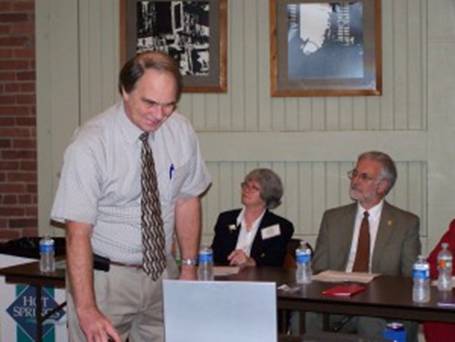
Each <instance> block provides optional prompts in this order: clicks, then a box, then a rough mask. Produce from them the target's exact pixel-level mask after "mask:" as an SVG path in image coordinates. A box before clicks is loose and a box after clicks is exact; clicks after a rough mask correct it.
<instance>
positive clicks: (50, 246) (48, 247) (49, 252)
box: [39, 236, 55, 272]
mask: <svg viewBox="0 0 455 342" xmlns="http://www.w3.org/2000/svg"><path fill="white" fill-rule="evenodd" d="M39 254H40V263H39V267H40V271H41V272H54V271H55V241H54V239H52V238H51V237H49V236H45V237H43V238H42V239H41V240H40V241H39Z"/></svg>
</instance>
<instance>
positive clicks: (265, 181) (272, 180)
mask: <svg viewBox="0 0 455 342" xmlns="http://www.w3.org/2000/svg"><path fill="white" fill-rule="evenodd" d="M251 181H255V182H258V184H259V186H260V187H261V193H260V196H261V198H262V200H263V201H264V202H265V205H266V207H267V209H274V208H276V207H278V206H279V205H280V204H281V197H282V196H283V184H282V183H281V179H280V177H279V176H278V175H277V174H276V173H275V172H273V171H272V170H270V169H254V170H253V171H251V172H250V173H248V174H247V175H246V177H245V183H248V182H251Z"/></svg>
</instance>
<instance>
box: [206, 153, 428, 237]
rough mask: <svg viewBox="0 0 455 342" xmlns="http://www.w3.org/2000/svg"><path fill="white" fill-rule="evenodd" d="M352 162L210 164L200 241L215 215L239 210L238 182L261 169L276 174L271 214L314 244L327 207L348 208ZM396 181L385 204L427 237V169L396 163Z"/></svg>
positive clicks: (210, 233)
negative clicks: (278, 184)
mask: <svg viewBox="0 0 455 342" xmlns="http://www.w3.org/2000/svg"><path fill="white" fill-rule="evenodd" d="M354 165H355V162H354V161H352V162H267V161H262V162H251V161H250V162H209V163H208V167H209V171H210V174H211V175H212V178H213V179H212V180H213V184H212V187H211V189H210V191H209V192H208V194H207V195H206V196H205V198H204V200H203V211H204V221H203V227H204V230H203V241H204V242H205V243H209V242H211V239H212V237H213V227H214V225H215V222H216V218H217V216H218V213H220V212H221V211H224V210H228V209H233V208H239V206H240V183H241V182H242V181H243V179H244V177H245V175H246V174H247V173H248V172H249V171H250V170H252V169H254V168H258V167H266V168H270V169H272V170H274V171H275V172H276V173H277V174H278V175H280V177H281V179H282V181H283V185H284V190H285V191H284V196H283V201H282V202H283V203H282V204H281V206H279V207H278V208H277V209H275V210H274V211H275V212H276V213H277V214H279V215H282V216H284V217H286V218H288V219H289V220H291V221H292V222H293V223H294V228H295V233H294V234H295V235H296V236H298V237H302V238H305V239H306V240H308V241H310V242H312V243H314V240H315V239H316V236H317V233H318V230H319V224H320V221H321V218H322V213H323V211H324V210H325V209H326V208H333V207H336V206H338V205H342V204H347V203H349V202H350V199H349V180H348V178H347V172H348V171H349V170H351V169H352V168H353V166H354ZM397 169H398V174H399V177H398V180H397V183H396V186H395V187H394V189H393V190H392V191H391V193H390V194H389V195H388V197H387V199H388V201H389V202H391V203H393V204H395V205H397V206H399V207H400V208H403V209H405V210H408V211H411V212H413V213H415V214H417V215H418V216H419V217H420V218H421V221H422V223H423V224H422V227H421V236H422V238H426V235H427V231H426V224H425V222H426V216H427V213H426V206H425V203H427V192H426V189H427V183H426V176H427V170H426V169H427V166H426V164H425V163H423V162H399V163H397Z"/></svg>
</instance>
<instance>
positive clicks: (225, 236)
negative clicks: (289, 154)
mask: <svg viewBox="0 0 455 342" xmlns="http://www.w3.org/2000/svg"><path fill="white" fill-rule="evenodd" d="M241 186H242V197H241V200H242V204H243V208H242V209H236V210H230V211H225V212H223V213H221V214H220V215H219V216H218V220H217V221H216V224H215V237H214V238H213V243H212V248H213V256H214V260H215V264H218V265H235V266H241V267H246V266H282V265H283V262H284V257H285V255H286V246H287V244H288V242H289V240H290V239H291V237H292V234H293V233H294V226H293V225H292V223H291V222H289V221H288V220H286V219H285V218H283V217H281V216H278V215H275V214H273V213H272V212H270V211H269V209H274V208H276V207H278V206H279V205H280V203H281V196H283V185H282V183H281V179H280V177H278V175H277V174H276V173H274V172H273V171H272V170H269V169H255V170H253V171H251V172H250V173H249V174H248V175H247V176H246V177H245V180H244V181H243V182H242V184H241Z"/></svg>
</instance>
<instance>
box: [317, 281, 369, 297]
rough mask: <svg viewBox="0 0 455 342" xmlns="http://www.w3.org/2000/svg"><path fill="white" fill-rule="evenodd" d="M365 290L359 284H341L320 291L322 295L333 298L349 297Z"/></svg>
mask: <svg viewBox="0 0 455 342" xmlns="http://www.w3.org/2000/svg"><path fill="white" fill-rule="evenodd" d="M365 290H366V287H365V286H363V285H360V284H341V285H336V286H334V287H331V288H328V289H327V290H324V291H322V294H323V295H325V296H333V297H351V296H353V295H355V294H356V293H359V292H362V291H365Z"/></svg>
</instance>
